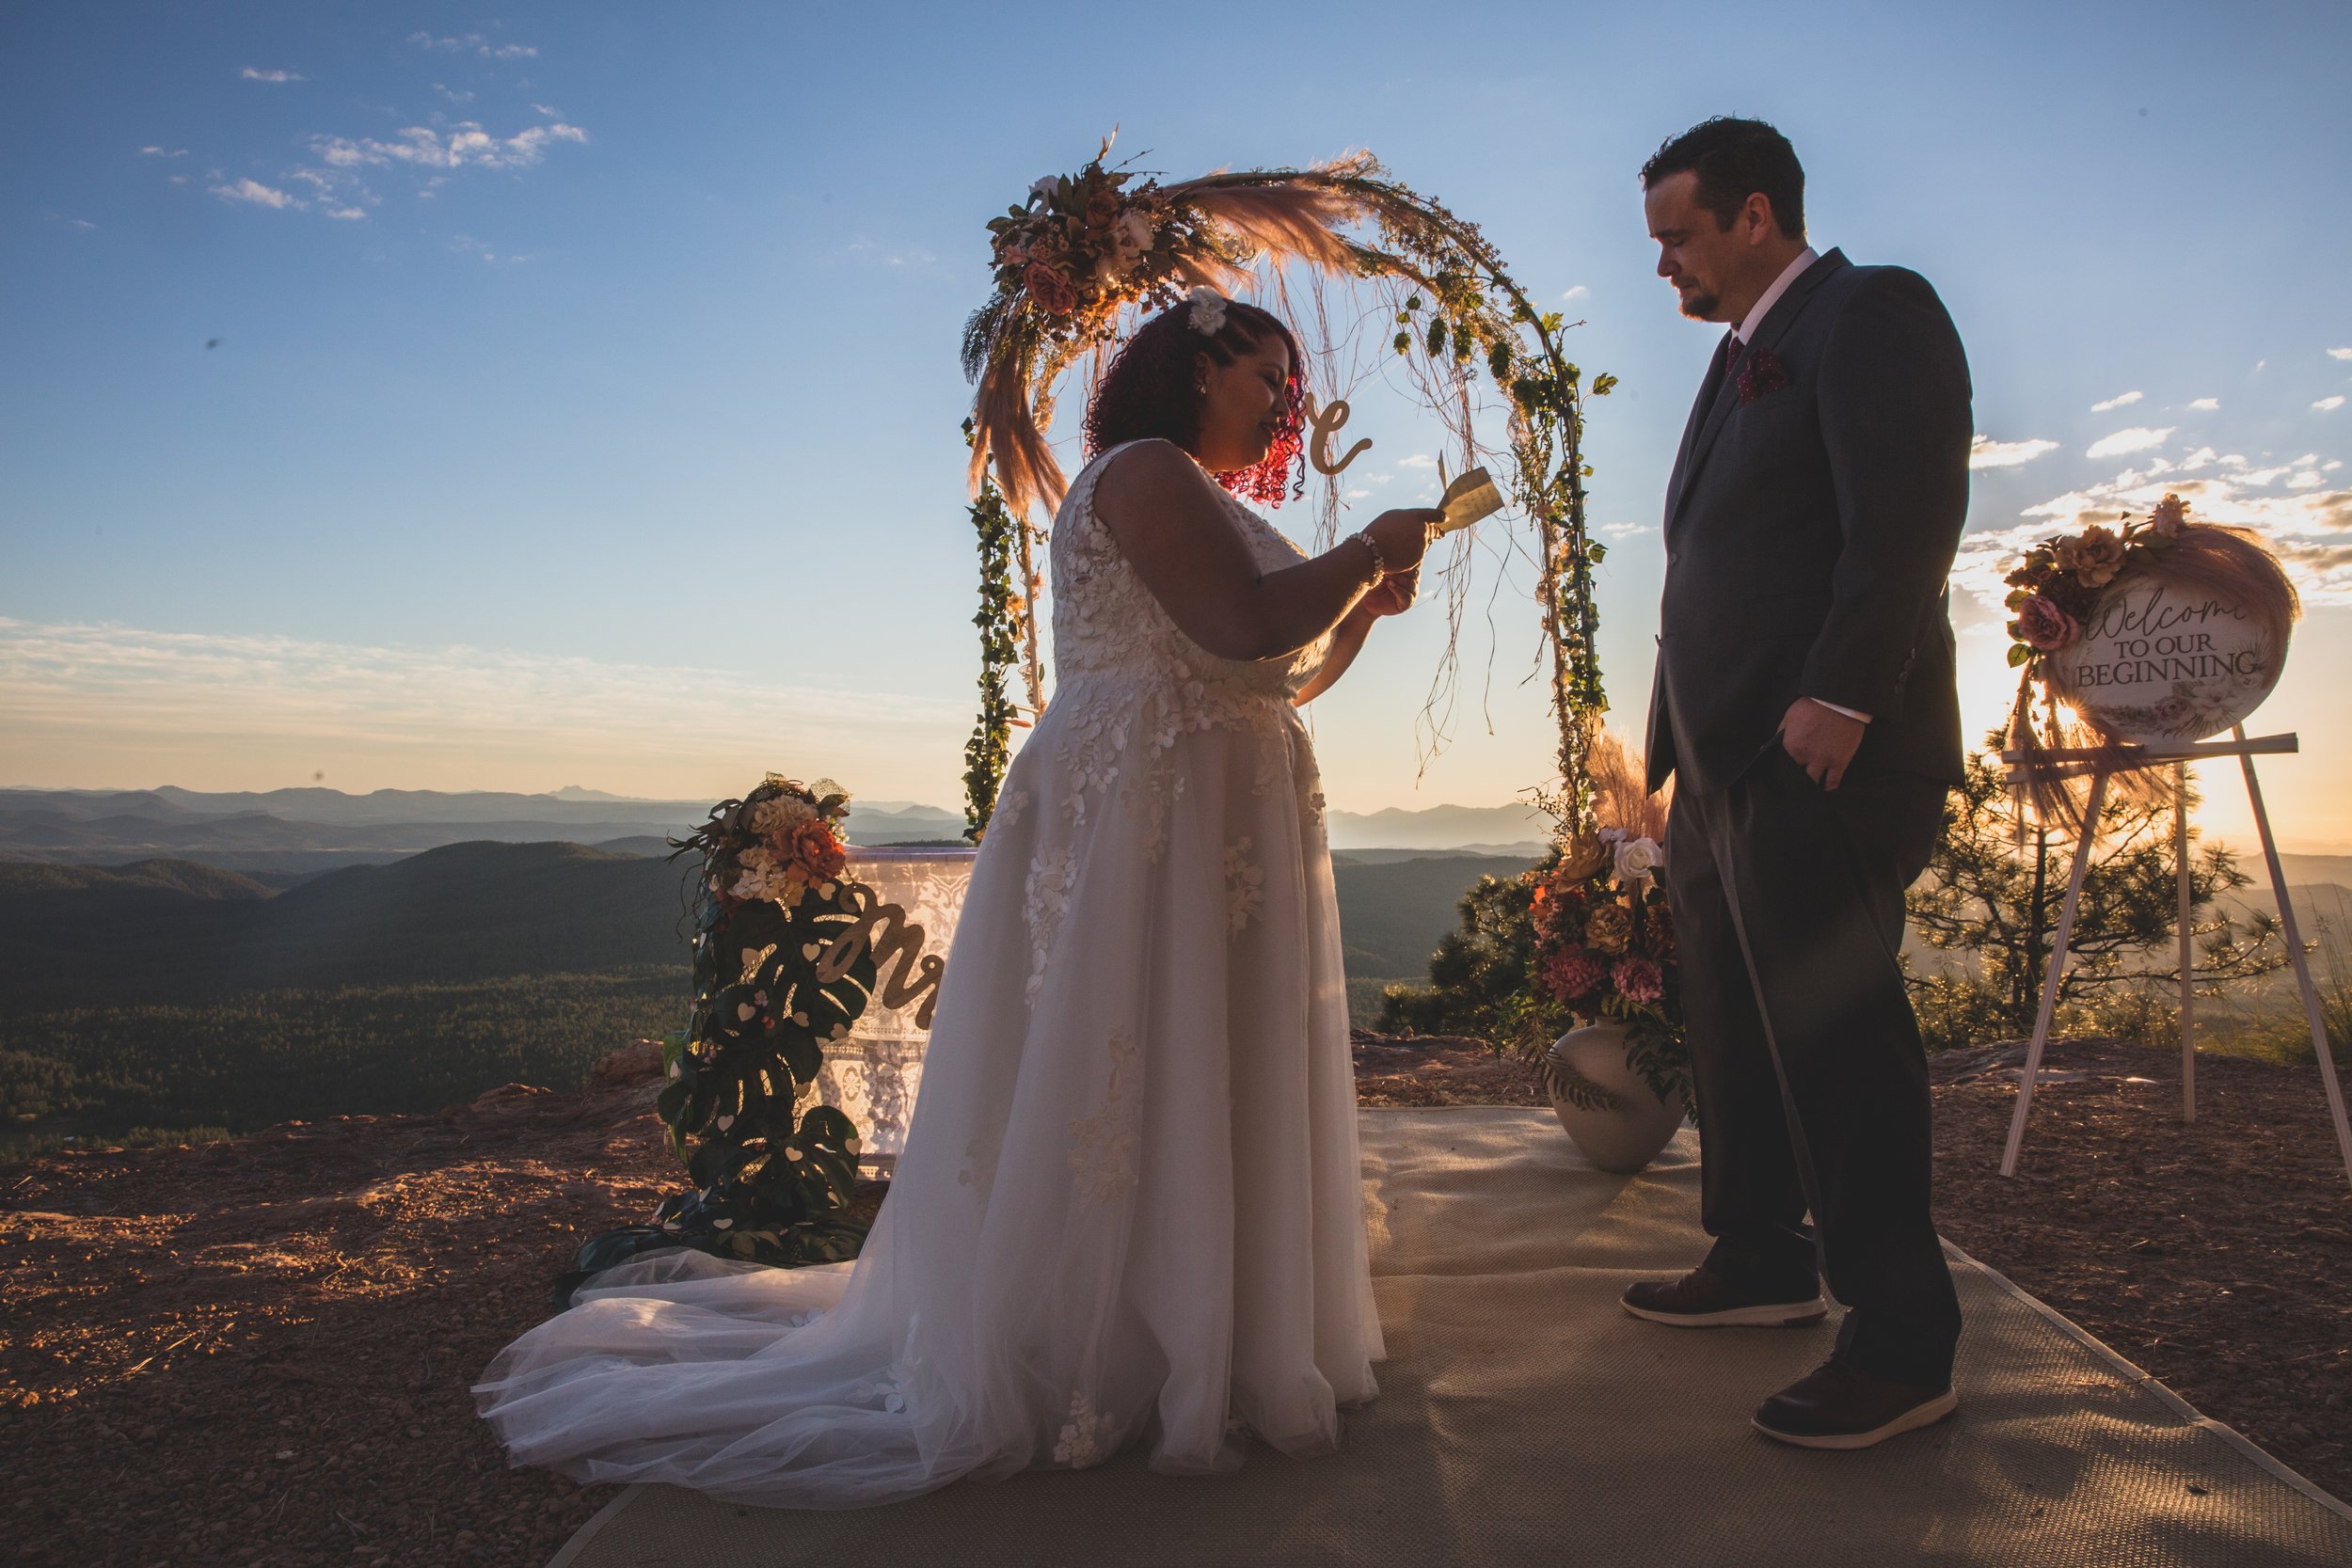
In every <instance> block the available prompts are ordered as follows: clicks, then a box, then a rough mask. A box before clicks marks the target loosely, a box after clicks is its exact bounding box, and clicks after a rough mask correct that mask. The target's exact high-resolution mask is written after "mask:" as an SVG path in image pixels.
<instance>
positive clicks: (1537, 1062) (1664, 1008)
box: [1522, 828, 1694, 1173]
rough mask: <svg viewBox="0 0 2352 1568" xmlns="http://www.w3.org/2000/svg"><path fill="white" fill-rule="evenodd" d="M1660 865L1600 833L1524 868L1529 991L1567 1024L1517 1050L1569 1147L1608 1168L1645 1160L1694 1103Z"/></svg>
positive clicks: (1645, 848) (1615, 832)
mask: <svg viewBox="0 0 2352 1568" xmlns="http://www.w3.org/2000/svg"><path fill="white" fill-rule="evenodd" d="M1663 862H1664V856H1663V853H1662V851H1661V849H1660V848H1659V846H1658V844H1657V842H1656V841H1655V840H1654V839H1651V838H1649V837H1646V836H1639V837H1637V836H1635V835H1634V834H1632V833H1630V832H1628V831H1627V830H1625V829H1622V828H1604V829H1602V830H1600V832H1597V833H1596V834H1593V835H1590V836H1584V835H1577V836H1574V837H1571V838H1568V839H1566V840H1565V841H1564V842H1563V843H1562V845H1561V847H1560V852H1559V854H1558V856H1557V857H1556V859H1555V860H1554V861H1553V862H1552V863H1551V864H1550V865H1549V866H1547V867H1545V868H1544V869H1543V870H1542V871H1540V872H1538V873H1536V876H1537V878H1538V880H1537V882H1536V886H1535V891H1534V910H1533V913H1534V930H1535V946H1534V975H1533V979H1534V989H1535V990H1536V991H1537V993H1538V994H1539V995H1540V996H1541V997H1543V998H1545V999H1546V1000H1549V1002H1551V1003H1553V1004H1555V1005H1556V1006H1558V1007H1559V1008H1560V1009H1561V1010H1562V1011H1565V1013H1566V1014H1567V1015H1568V1016H1569V1017H1570V1018H1571V1019H1573V1020H1574V1021H1575V1023H1576V1024H1577V1027H1574V1028H1571V1029H1570V1030H1568V1032H1567V1033H1565V1034H1564V1035H1562V1036H1560V1037H1558V1038H1557V1039H1554V1040H1551V1041H1549V1043H1544V1042H1542V1041H1541V1040H1540V1038H1538V1037H1527V1039H1526V1044H1525V1045H1524V1046H1523V1048H1522V1051H1523V1053H1524V1054H1526V1055H1527V1056H1528V1057H1529V1058H1530V1060H1531V1063H1532V1065H1533V1066H1534V1068H1535V1069H1536V1070H1537V1071H1538V1072H1540V1073H1541V1074H1542V1075H1543V1080H1544V1087H1545V1089H1546V1091H1547V1092H1549V1095H1550V1096H1551V1104H1552V1109H1553V1111H1555V1112H1556V1113H1557V1114H1558V1115H1559V1117H1560V1124H1561V1126H1563V1127H1564V1128H1565V1129H1566V1130H1567V1133H1568V1136H1569V1137H1570V1138H1572V1139H1573V1140H1575V1143H1576V1146H1577V1148H1579V1149H1581V1150H1582V1151H1583V1153H1584V1156H1585V1158H1587V1159H1589V1160H1591V1161H1592V1162H1593V1164H1597V1165H1598V1166H1600V1168H1601V1169H1603V1170H1609V1171H1616V1172H1619V1173H1629V1172H1632V1171H1637V1170H1640V1169H1641V1168H1642V1167H1643V1166H1645V1165H1646V1164H1649V1162H1650V1161H1651V1160H1652V1159H1653V1158H1655V1157H1656V1155H1657V1153H1658V1151H1659V1150H1660V1149H1661V1148H1664V1147H1665V1146H1666V1144H1667V1142H1668V1140H1670V1139H1671V1138H1673V1136H1674V1134H1675V1130H1676V1129H1677V1128H1678V1127H1680V1126H1681V1125H1682V1119H1683V1117H1684V1115H1685V1114H1686V1112H1687V1110H1688V1108H1689V1106H1690V1105H1691V1104H1692V1102H1693V1100H1694V1096H1693V1094H1692V1085H1691V1063H1690V1057H1689V1054H1688V1053H1686V1052H1685V1050H1684V1048H1683V1039H1682V1006H1681V1002H1682V997H1681V976H1680V973H1679V970H1678V968H1677V963H1676V960H1675V932H1674V916H1673V911H1671V910H1670V909H1668V907H1667V903H1666V893H1665V889H1664V888H1662V887H1661V886H1660V885H1659V879H1658V871H1659V868H1660V867H1661V865H1662V864H1663ZM1555 1016H1556V1015H1555ZM1546 1032H1547V1033H1548V1031H1546Z"/></svg>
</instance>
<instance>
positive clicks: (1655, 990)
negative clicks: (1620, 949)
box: [1610, 958, 1666, 1002]
mask: <svg viewBox="0 0 2352 1568" xmlns="http://www.w3.org/2000/svg"><path fill="white" fill-rule="evenodd" d="M1610 978H1611V979H1613V980H1614V981H1616V982H1617V994H1618V995H1619V996H1622V997H1624V998H1625V999H1626V1000H1627V1001H1628V1002H1655V1001H1657V1000H1658V999H1659V998H1661V997H1662V996H1664V995H1665V994H1666V977H1665V976H1664V975H1663V974H1660V973H1659V972H1658V966H1657V965H1656V964H1654V963H1652V962H1650V961H1649V960H1648V959H1647V958H1620V959H1618V960H1617V967H1616V968H1615V969H1614V970H1613V971H1611V972H1610Z"/></svg>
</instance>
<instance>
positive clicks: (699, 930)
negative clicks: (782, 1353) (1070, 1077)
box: [557, 773, 876, 1298]
mask: <svg viewBox="0 0 2352 1568" xmlns="http://www.w3.org/2000/svg"><path fill="white" fill-rule="evenodd" d="M849 800H850V798H849V796H848V795H847V794H845V793H843V792H842V791H841V790H840V789H839V788H838V786H835V785H834V784H831V783H830V782H828V781H820V782H819V783H818V784H816V785H814V786H810V785H804V784H800V783H797V782H796V781H793V780H790V779H785V778H780V777H778V776H777V775H775V774H772V773H771V774H770V775H768V777H767V779H766V780H765V781H764V782H763V783H761V784H760V785H759V787H758V788H756V789H755V790H753V791H752V792H751V793H750V794H749V795H746V796H745V797H743V799H741V800H723V801H721V802H720V803H719V804H718V805H716V806H713V807H712V808H711V811H710V820H709V821H707V823H705V824H704V825H703V826H702V827H700V828H698V829H696V830H695V831H694V832H692V833H691V834H689V835H688V836H687V837H686V838H684V839H682V840H675V841H674V842H675V844H676V845H677V849H678V853H679V854H681V855H685V854H699V855H700V856H701V858H702V874H701V876H700V878H699V879H698V891H697V895H696V899H695V911H694V1010H693V1015H692V1020H691V1023H690V1024H689V1026H688V1027H687V1028H686V1029H684V1030H682V1031H679V1032H677V1033H675V1034H673V1035H671V1036H670V1037H668V1038H667V1039H666V1040H664V1041H663V1042H662V1049H661V1065H662V1071H663V1073H664V1075H665V1077H666V1079H667V1082H666V1083H665V1084H664V1085H663V1086H662V1089H661V1095H660V1100H659V1101H657V1103H656V1109H657V1111H658V1112H659V1114H660V1117H661V1120H662V1122H663V1123H664V1124H665V1125H666V1126H667V1127H668V1129H669V1134H670V1147H671V1148H672V1150H673V1151H674V1152H675V1154H676V1155H677V1157H678V1159H679V1161H680V1162H681V1163H682V1164H684V1165H685V1167H686V1170H687V1175H688V1178H689V1180H691V1183H692V1187H691V1190H690V1191H688V1192H684V1193H679V1194H675V1195H673V1196H669V1197H667V1198H664V1199H663V1200H662V1201H661V1203H660V1207H659V1208H657V1209H656V1210H655V1211H654V1214H653V1218H652V1220H651V1222H650V1223H648V1224H645V1225H641V1226H631V1227H627V1228H625V1229H621V1230H616V1231H613V1232H612V1233H611V1234H609V1235H605V1236H600V1237H598V1238H596V1240H595V1241H593V1242H590V1243H588V1244H587V1245H586V1246H584V1247H582V1248H581V1249H580V1259H579V1272H578V1273H576V1274H573V1275H567V1276H566V1277H565V1279H564V1281H562V1282H560V1283H559V1285H558V1288H557V1294H558V1296H559V1297H560V1298H561V1297H567V1296H568V1294H569V1291H570V1290H571V1289H572V1288H573V1287H574V1286H576V1285H577V1284H578V1283H579V1282H580V1279H582V1278H584V1277H585V1276H586V1275H590V1274H593V1273H596V1271H598V1270H601V1269H608V1268H611V1267H612V1265H614V1264H615V1263H619V1262H622V1261H624V1260H625V1259H628V1258H631V1257H634V1256H636V1255H637V1254H639V1253H643V1252H648V1251H653V1250H657V1249H661V1248H670V1247H691V1248H694V1249H695V1250H697V1251H701V1252H707V1253H712V1254H715V1255H717V1256H719V1257H723V1258H732V1259H746V1260H749V1261H753V1262H759V1263H771V1264H781V1265H787V1266H788V1265H793V1264H802V1263H826V1262H837V1261H839V1260H841V1259H849V1258H854V1257H856V1256H857V1251H858V1248H859V1246H860V1245H861V1244H862V1243H863V1242H864V1240H865V1235H866V1227H865V1225H864V1224H863V1223H862V1222H859V1221H857V1220H854V1219H852V1218H851V1217H850V1213H849V1207H850V1196H851V1193H852V1191H853V1189H854V1187H855V1183H856V1180H857V1157H858V1132H857V1128H856V1126H855V1125H854V1124H852V1123H851V1122H850V1118H849V1117H846V1116H843V1115H842V1114H841V1113H840V1112H839V1111H837V1110H834V1108H832V1107H831V1106H827V1105H812V1106H810V1107H809V1108H808V1110H807V1111H806V1112H804V1113H803V1112H800V1111H799V1108H798V1106H799V1101H800V1100H801V1098H802V1097H803V1095H804V1094H805V1093H806V1091H807V1090H808V1088H809V1085H812V1084H813V1083H814V1082H815V1081H816V1078H817V1074H818V1070H819V1069H822V1067H823V1066H824V1053H825V1048H826V1047H827V1046H829V1045H838V1044H840V1043H841V1042H842V1041H844V1040H846V1039H848V1038H849V1036H850V1026H851V1025H852V1024H854V1023H855V1022H857V1020H858V1018H859V1016H860V1015H861V1014H863V1013H864V1012H865V1010H866V1006H867V1004H868V1002H869V1001H870V1000H871V998H872V993H873V990H874V985H875V968H876V966H875V959H874V954H873V951H872V948H871V945H870V944H868V943H864V942H855V941H851V942H843V943H836V942H835V939H836V938H837V937H839V936H841V935H842V934H843V933H844V932H847V931H850V930H851V928H852V927H858V926H859V924H860V922H861V921H862V920H864V919H866V918H867V917H868V914H869V911H868V910H867V905H868V904H870V902H871V900H870V898H868V897H866V896H863V895H864V894H865V892H866V890H865V889H863V888H861V887H860V886H859V885H858V884H857V883H855V882H852V881H850V880H848V879H846V878H845V877H844V875H843V871H844V868H845V863H846V858H847V850H846V847H845V846H844V845H843V843H842V839H841V835H840V824H841V821H842V819H843V818H844V817H846V816H848V815H849Z"/></svg>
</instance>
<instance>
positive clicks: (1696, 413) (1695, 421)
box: [1666, 332, 1731, 522]
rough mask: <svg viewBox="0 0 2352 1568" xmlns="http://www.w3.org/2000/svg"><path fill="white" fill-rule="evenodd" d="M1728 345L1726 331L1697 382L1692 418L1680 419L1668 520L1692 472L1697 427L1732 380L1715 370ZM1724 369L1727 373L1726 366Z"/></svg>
mask: <svg viewBox="0 0 2352 1568" xmlns="http://www.w3.org/2000/svg"><path fill="white" fill-rule="evenodd" d="M1730 344H1731V334H1730V333H1728V332H1725V333H1724V336H1723V338H1722V340H1721V341H1719V342H1717V343H1716V345H1715V352H1714V354H1713V356H1710V357H1709V358H1708V361H1707V376H1706V379H1704V380H1703V381H1701V382H1700V383H1699V395H1698V397H1697V399H1696V400H1695V401H1694V402H1692V404H1691V417H1690V418H1689V419H1688V420H1684V421H1683V425H1682V445H1681V446H1679V447H1677V449H1676V450H1675V466H1674V472H1673V474H1672V475H1671V476H1670V477H1669V478H1668V479H1667V481H1666V520H1667V521H1668V522H1672V521H1673V520H1674V515H1675V514H1676V512H1677V511H1678V510H1680V508H1681V506H1682V482H1683V480H1684V478H1685V476H1687V475H1688V474H1689V473H1690V471H1691V451H1692V448H1694V447H1696V446H1697V445H1698V439H1699V427H1700V426H1701V425H1703V424H1705V423H1706V422H1707V417H1708V413H1709V412H1711V411H1712V410H1713V408H1714V406H1715V404H1717V403H1719V402H1721V401H1722V399H1723V391H1724V382H1726V381H1729V380H1730V379H1731V377H1730V375H1729V374H1728V373H1725V374H1724V375H1723V376H1721V377H1720V378H1719V377H1718V376H1717V375H1716V373H1715V366H1716V362H1717V361H1718V360H1720V359H1722V358H1723V357H1724V356H1725V355H1727V354H1728V353H1729V352H1730ZM1725 369H1726V372H1727V371H1728V367H1726V368H1725Z"/></svg>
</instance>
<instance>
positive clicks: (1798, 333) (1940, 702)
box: [1649, 250, 1974, 790]
mask: <svg viewBox="0 0 2352 1568" xmlns="http://www.w3.org/2000/svg"><path fill="white" fill-rule="evenodd" d="M1722 358H1723V353H1722V351H1721V350H1720V349H1719V350H1718V364H1719V366H1720V369H1710V374H1709V378H1708V387H1709V388H1712V395H1711V396H1710V395H1709V393H1708V391H1706V390H1702V392H1701V394H1700V398H1699V402H1698V404H1697V406H1695V407H1693V408H1692V410H1691V422H1690V425H1689V427H1688V428H1687V429H1686V430H1685V431H1684V432H1683V436H1682V451H1681V452H1680V454H1679V455H1678V456H1677V458H1676V460H1675V469H1674V477H1673V479H1672V481H1671V482H1670V483H1669V484H1668V487H1667V492H1666V590H1665V602H1664V606H1663V612H1662V626H1661V633H1660V636H1659V645H1658V673H1657V682H1656V686H1655V688H1654V689H1653V691H1652V694H1651V698H1650V714H1649V784H1650V787H1651V788H1652V789H1656V788H1658V787H1659V786H1660V785H1661V784H1664V783H1665V780H1666V777H1667V775H1668V774H1670V773H1674V772H1677V771H1679V772H1680V774H1681V783H1682V785H1683V787H1685V788H1690V787H1692V786H1694V785H1695V786H1699V787H1703V788H1708V789H1717V790H1720V789H1723V788H1725V787H1727V786H1728V785H1729V784H1731V782H1732V781H1733V780H1734V779H1736V778H1737V777H1739V775H1740V773H1741V772H1742V771H1743V770H1744V769H1746V768H1747V767H1748V766H1749V765H1750V764H1751V763H1753V762H1755V761H1756V759H1757V758H1758V757H1759V756H1761V755H1762V754H1763V753H1764V750H1765V748H1767V747H1769V746H1772V745H1775V744H1777V741H1778V736H1779V730H1780V721H1781V716H1782V715H1783V714H1785V713H1786V712H1787V711H1788V705H1789V704H1790V703H1792V702H1794V701H1795V700H1796V699H1797V698H1799V697H1801V696H1803V697H1819V698H1820V699H1822V700H1823V701H1825V702H1830V703H1836V704H1837V705H1840V706H1844V707H1849V708H1853V709H1856V710H1858V711H1860V712H1864V713H1867V714H1869V715H1870V716H1871V723H1870V726H1869V728H1868V730H1867V732H1866V733H1865V735H1864V737H1863V741H1862V749H1861V751H1860V752H1858V753H1857V754H1856V756H1855V758H1854V764H1853V766H1854V767H1855V768H1871V767H1877V768H1894V769H1899V770H1901V771H1904V772H1912V773H1919V774H1924V775H1927V776H1928V777H1931V778H1936V779H1943V780H1946V781H1948V782H1951V783H1955V784H1957V783H1958V782H1959V781H1960V779H1961V730H1960V705H1959V699H1958V696H1957V693H1956V692H1955V689H1954V681H1953V658H1952V627H1951V619H1950V614H1949V602H1948V594H1947V589H1946V586H1945V577H1946V574H1947V572H1948V571H1949V570H1950V568H1951V562H1952V554H1953V551H1954V549H1955V548H1956V547H1957V546H1958V545H1959V542H1960V533H1961V527H1962V524H1963V520H1964V517H1965V515H1966V512H1967V507H1968V448H1969V441H1970V437H1971V435H1972V432H1973V429H1974V426H1973V423H1972V416H1971V414H1970V410H1969V396H1970V389H1969V384H1968V362H1967V357H1966V356H1965V354H1964V353H1963V350H1962V348H1961V343H1960V335H1959V334H1958V333H1957V332H1955V331H1954V330H1953V328H1952V323H1951V318H1950V317H1949V316H1948V315H1947V314H1946V313H1945V310H1944V306H1943V302H1942V301H1940V300H1939V299H1937V298H1936V296H1935V291H1934V290H1933V289H1931V288H1930V287H1929V286H1928V282H1927V279H1925V278H1923V277H1920V276H1919V275H1918V274H1916V273H1914V272H1908V271H1906V270H1904V269H1903V268H1900V267H1857V266H1854V265H1852V264H1851V263H1850V262H1848V261H1847V260H1846V258H1845V257H1844V256H1843V255H1842V254H1841V253H1839V252H1837V251H1835V250H1833V251H1831V252H1830V253H1829V254H1828V255H1826V256H1824V257H1822V258H1820V260H1819V261H1815V262H1814V263H1813V265H1812V266H1810V267H1808V268H1806V269H1805V271H1804V273H1803V274H1802V275H1800V276H1799V277H1797V278H1796V280H1795V281H1794V282H1792V283H1791V284H1790V285H1789V286H1788V290H1787V291H1786V292H1785V293H1783V294H1782V295H1781V297H1780V298H1779V299H1778V300H1777V301H1775V302H1774V303H1773V306H1772V310H1771V311H1770V313H1768V314H1767V315H1766V316H1765V318H1764V320H1763V321H1762V322H1761V323H1760V324H1758V325H1757V327H1756V339H1755V341H1754V343H1753V344H1751V345H1749V347H1748V348H1746V349H1745V350H1743V351H1742V355H1741V358H1740V361H1738V362H1735V363H1732V364H1729V365H1721V361H1722ZM1773 361H1777V366H1775V365H1774V364H1773ZM1775 372H1777V373H1775ZM1743 378H1744V379H1745V380H1746V382H1747V389H1746V391H1745V393H1744V394H1743V391H1742V387H1741V383H1742V380H1743ZM1775 383H1785V384H1781V385H1777V386H1775Z"/></svg>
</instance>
